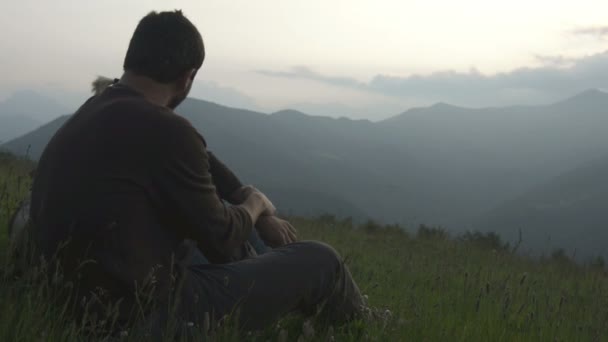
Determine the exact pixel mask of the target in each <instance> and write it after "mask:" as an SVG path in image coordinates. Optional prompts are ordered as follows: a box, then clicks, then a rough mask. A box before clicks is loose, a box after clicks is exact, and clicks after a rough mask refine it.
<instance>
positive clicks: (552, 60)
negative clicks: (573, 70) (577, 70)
mask: <svg viewBox="0 0 608 342" xmlns="http://www.w3.org/2000/svg"><path fill="white" fill-rule="evenodd" d="M534 58H536V60H537V61H538V62H539V63H540V64H541V65H543V66H572V65H573V64H574V63H576V61H577V60H578V59H576V58H572V57H566V56H562V55H557V56H549V55H535V56H534Z"/></svg>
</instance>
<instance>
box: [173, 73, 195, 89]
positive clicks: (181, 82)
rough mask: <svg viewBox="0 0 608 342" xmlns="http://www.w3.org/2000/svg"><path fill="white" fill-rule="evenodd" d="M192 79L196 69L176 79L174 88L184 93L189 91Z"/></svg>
mask: <svg viewBox="0 0 608 342" xmlns="http://www.w3.org/2000/svg"><path fill="white" fill-rule="evenodd" d="M194 77H196V69H190V70H188V71H186V72H184V74H183V75H182V76H181V77H180V78H178V79H177V82H176V83H175V86H176V88H177V90H178V91H185V90H188V89H190V87H191V86H192V82H194Z"/></svg>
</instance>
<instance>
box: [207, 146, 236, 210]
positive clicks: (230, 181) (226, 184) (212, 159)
mask: <svg viewBox="0 0 608 342" xmlns="http://www.w3.org/2000/svg"><path fill="white" fill-rule="evenodd" d="M207 154H208V155H209V172H211V176H212V177H213V183H214V184H215V187H216V188H217V192H218V194H219V196H220V198H221V199H223V200H225V201H228V202H229V203H231V204H240V203H238V201H237V200H235V199H234V198H231V195H232V194H234V192H235V191H236V190H238V189H239V188H241V187H242V186H243V183H241V181H240V180H239V179H238V177H237V176H236V175H235V174H234V172H232V171H231V170H230V169H229V168H228V167H227V166H226V165H225V164H224V163H222V162H221V161H220V160H219V159H218V158H217V157H216V156H215V154H213V153H212V152H210V151H207Z"/></svg>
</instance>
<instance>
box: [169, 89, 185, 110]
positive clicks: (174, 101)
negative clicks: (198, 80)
mask: <svg viewBox="0 0 608 342" xmlns="http://www.w3.org/2000/svg"><path fill="white" fill-rule="evenodd" d="M186 97H188V93H183V94H179V95H176V96H174V97H173V98H172V99H171V100H170V101H169V103H168V104H167V107H169V109H171V110H174V109H175V108H177V106H179V105H180V104H181V103H182V102H183V101H184V100H185V99H186Z"/></svg>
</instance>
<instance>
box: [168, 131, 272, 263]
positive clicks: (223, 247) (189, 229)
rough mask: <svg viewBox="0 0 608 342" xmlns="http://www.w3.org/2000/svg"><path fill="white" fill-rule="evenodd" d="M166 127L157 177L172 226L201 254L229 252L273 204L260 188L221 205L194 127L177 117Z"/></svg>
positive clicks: (225, 254)
mask: <svg viewBox="0 0 608 342" xmlns="http://www.w3.org/2000/svg"><path fill="white" fill-rule="evenodd" d="M175 126H176V127H168V128H167V132H166V134H167V135H169V136H170V140H171V141H170V144H167V146H166V148H165V149H164V153H162V155H160V156H159V157H160V158H161V160H162V162H163V163H164V167H163V170H162V172H161V174H160V175H159V177H157V180H156V181H157V182H158V183H159V185H160V186H159V188H160V191H161V194H160V195H161V198H162V201H163V203H164V204H165V205H166V206H167V207H168V208H169V213H170V214H171V215H170V218H171V219H173V218H174V219H175V220H176V222H175V226H176V229H179V230H181V231H182V233H183V234H184V236H185V237H186V238H190V239H193V240H195V241H197V242H198V244H199V247H200V248H201V249H202V250H203V251H204V252H205V254H209V255H213V256H217V257H218V259H225V258H228V257H229V256H230V255H231V254H232V252H233V251H234V249H235V248H238V247H239V246H240V245H241V244H242V243H243V242H244V241H245V240H247V238H248V237H249V235H250V233H251V230H252V228H253V225H254V224H255V222H256V221H257V219H258V217H259V216H260V215H261V214H262V213H264V212H267V211H273V210H274V208H273V207H272V204H270V201H268V199H267V198H266V197H265V196H264V195H263V194H262V193H260V192H254V193H250V194H249V196H247V198H246V199H245V200H244V201H243V203H242V204H240V205H232V206H228V205H225V204H224V203H223V202H222V200H221V199H220V197H219V196H218V192H217V189H216V187H215V184H214V181H213V178H212V175H211V173H210V169H211V165H210V157H209V155H208V153H207V151H206V147H205V145H204V140H203V139H202V137H201V136H200V135H199V134H198V133H197V132H196V130H195V129H194V128H193V127H192V126H190V125H189V124H187V122H185V121H184V122H179V123H178V124H176V125H175Z"/></svg>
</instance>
